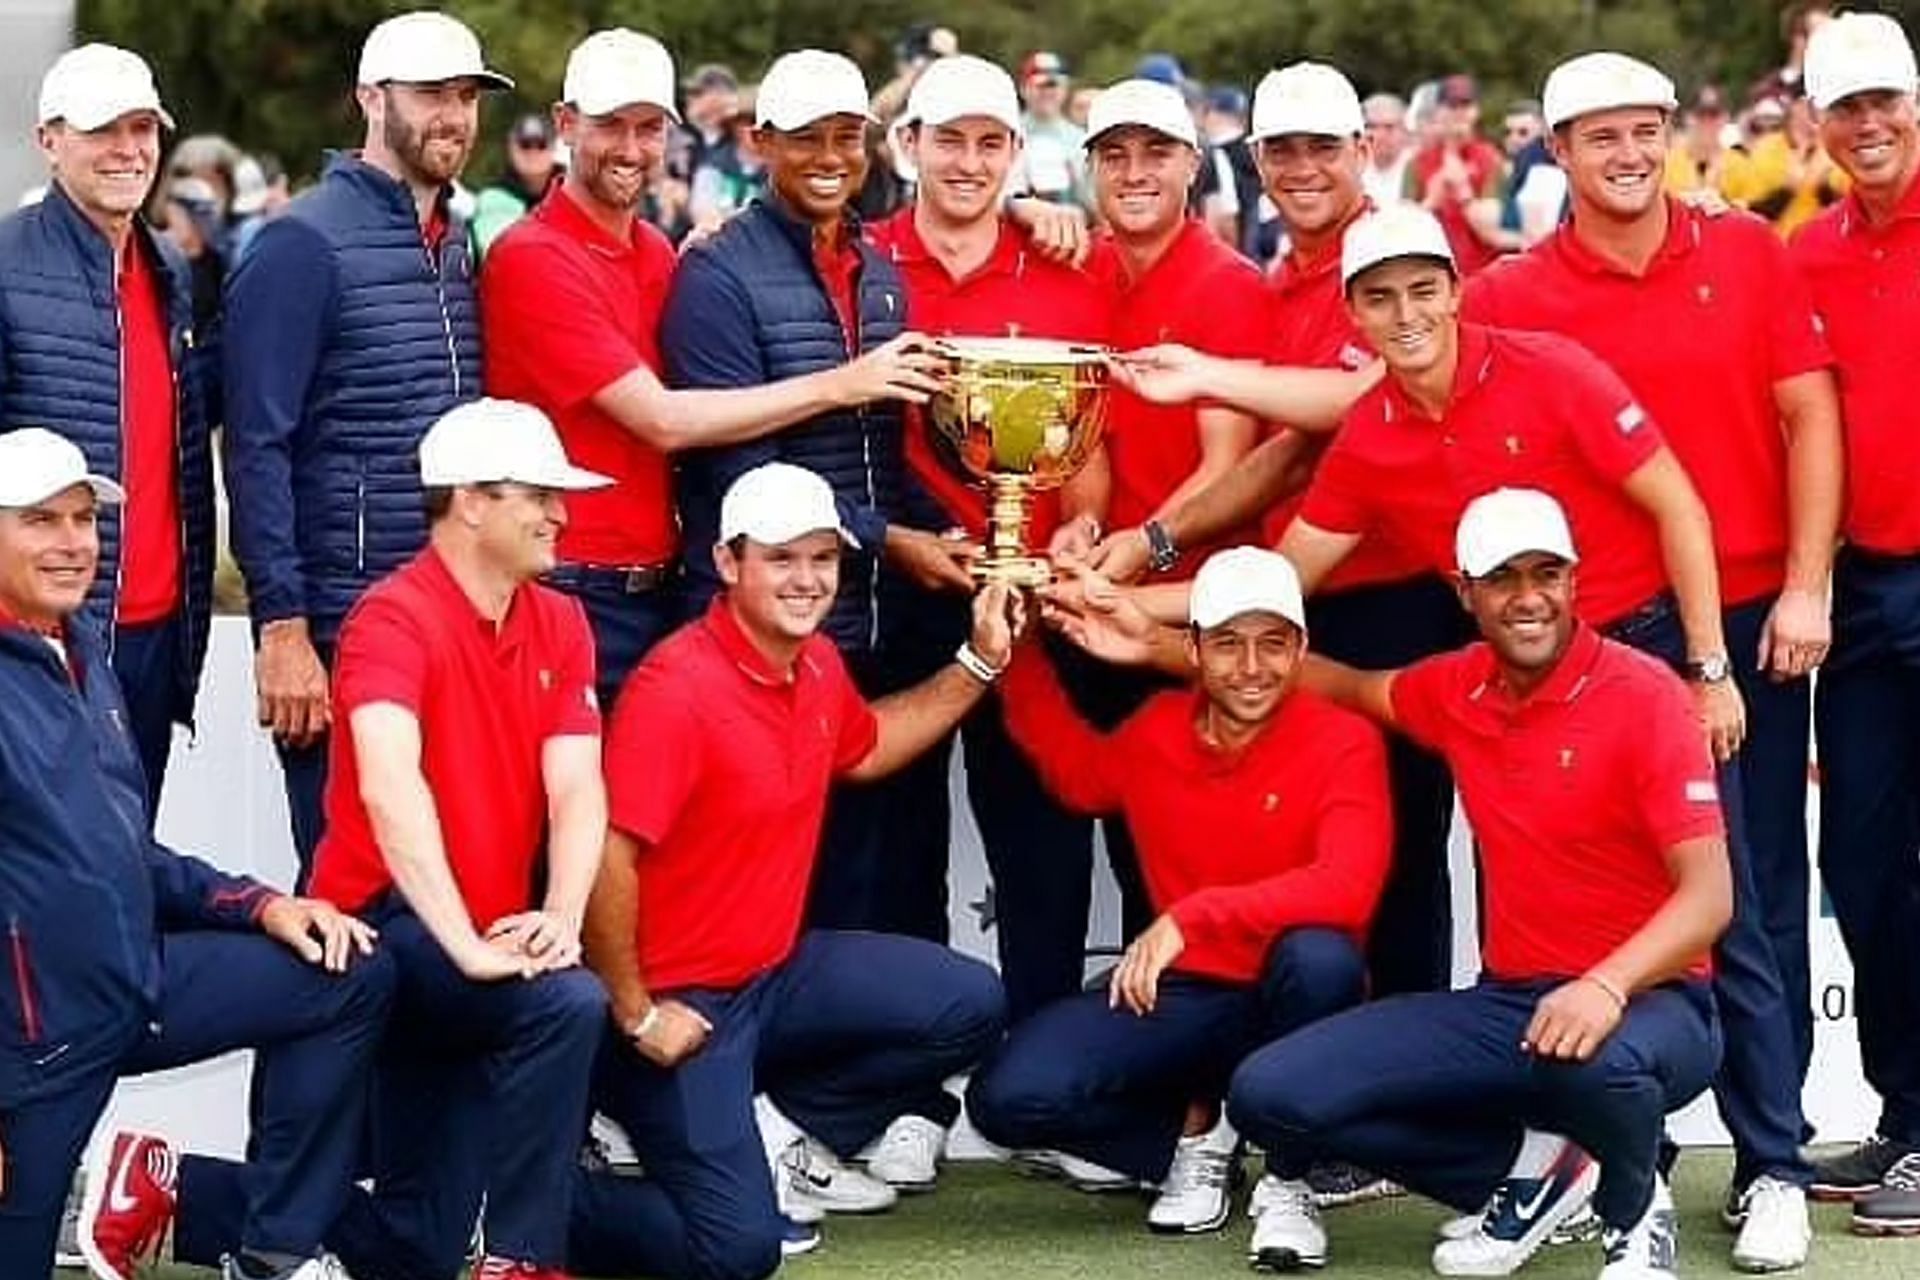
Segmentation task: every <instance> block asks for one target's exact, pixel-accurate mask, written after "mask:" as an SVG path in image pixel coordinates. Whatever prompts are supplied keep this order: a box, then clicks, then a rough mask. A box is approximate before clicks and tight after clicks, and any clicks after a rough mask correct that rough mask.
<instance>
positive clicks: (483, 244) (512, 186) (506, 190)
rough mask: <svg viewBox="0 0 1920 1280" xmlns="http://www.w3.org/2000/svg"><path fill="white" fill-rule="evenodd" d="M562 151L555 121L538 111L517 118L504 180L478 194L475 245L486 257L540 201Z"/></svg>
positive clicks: (558, 165) (557, 164) (474, 226)
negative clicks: (555, 137) (507, 232)
mask: <svg viewBox="0 0 1920 1280" xmlns="http://www.w3.org/2000/svg"><path fill="white" fill-rule="evenodd" d="M559 172H560V153H559V151H558V149H557V148H556V147H555V146H554V136H553V122H552V121H551V120H549V119H547V117H546V116H545V115H544V114H543V113H541V112H538V111H530V112H528V113H527V114H526V115H524V116H521V117H520V118H519V119H518V120H516V121H514V124H513V129H512V131H511V132H509V133H508V134H507V169H506V172H505V173H503V174H501V175H500V181H498V182H496V183H494V184H493V185H492V186H490V187H484V188H482V189H481V191H480V194H479V195H478V196H476V197H474V205H473V247H474V252H475V255H476V256H479V257H484V256H485V255H486V252H487V250H488V249H491V248H492V247H493V242H494V241H495V240H497V239H499V238H500V233H501V232H502V231H505V230H506V229H507V228H508V227H510V226H512V225H513V224H514V223H516V222H518V221H519V220H520V219H521V218H524V217H525V216H526V214H527V210H529V209H531V208H533V206H534V205H536V204H539V203H540V197H541V196H544V195H545V194H546V193H547V187H548V186H549V185H551V184H552V182H553V177H554V175H555V174H557V173H559Z"/></svg>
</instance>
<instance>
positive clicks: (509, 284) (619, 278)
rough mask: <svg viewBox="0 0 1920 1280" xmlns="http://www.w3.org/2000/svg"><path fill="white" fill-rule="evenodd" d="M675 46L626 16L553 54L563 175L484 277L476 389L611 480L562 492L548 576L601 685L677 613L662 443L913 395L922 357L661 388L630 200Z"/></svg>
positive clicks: (657, 299)
mask: <svg viewBox="0 0 1920 1280" xmlns="http://www.w3.org/2000/svg"><path fill="white" fill-rule="evenodd" d="M674 87H675V79H674V73H673V59H672V58H671V56H669V55H668V53H667V50H666V49H665V48H664V47H663V46H662V45H661V44H660V42H659V41H657V40H655V39H653V38H652V37H651V36H646V35H641V34H640V33H638V32H635V31H629V30H626V29H625V28H616V29H613V30H609V31H599V32H595V33H594V34H593V35H590V36H588V37H587V38H586V39H585V40H583V41H582V42H581V43H580V44H579V45H577V46H575V48H574V50H573V52H572V53H571V54H569V55H568V58H567V72H566V80H565V84H564V87H563V88H562V90H561V101H560V102H559V103H558V104H556V105H555V107H554V118H555V120H556V122H557V124H558V129H559V136H560V139H561V141H563V142H564V143H565V144H566V145H567V148H568V151H569V154H570V156H571V159H570V162H569V164H568V166H567V174H566V178H565V181H564V182H563V183H562V184H561V186H560V188H559V190H557V191H555V192H553V193H552V194H551V195H549V196H548V197H547V199H546V200H545V201H544V202H542V203H541V205H540V206H539V208H538V209H536V210H535V211H534V212H533V214H532V215H531V216H530V217H528V218H527V219H526V220H525V221H523V222H522V223H520V224H519V225H517V226H515V227H514V228H512V229H511V230H510V231H508V232H507V233H506V234H505V235H503V236H502V237H501V238H500V240H499V241H498V242H497V243H496V244H495V246H494V248H493V250H492V252H491V253H490V254H489V256H488V258H487V268H486V275H485V278H484V280H483V281H482V288H481V303H482V319H483V322H484V331H485V337H486V348H487V368H486V378H487V387H488V390H489V391H490V392H491V393H492V394H494V395H498V396H503V397H506V398H508V399H517V400H522V401H525V402H526V403H529V404H533V405H536V406H538V407H540V408H542V409H544V410H546V411H547V412H548V413H549V414H550V415H551V416H552V417H553V420H554V424H555V426H556V427H558V429H559V431H560V436H561V439H562V441H563V442H564V443H565V444H566V446H567V449H568V452H569V454H570V455H571V456H573V457H574V458H576V459H578V460H579V461H580V462H581V463H582V464H583V465H586V466H590V467H594V468H596V469H598V470H600V471H602V472H604V473H606V474H607V475H610V476H613V477H615V478H616V479H617V480H618V481H619V483H618V484H617V485H616V486H615V487H614V488H612V489H610V490H608V491H606V492H604V493H598V494H586V495H582V496H581V497H580V498H579V499H578V500H576V501H575V502H574V503H573V504H572V511H571V512H570V514H571V517H572V518H571V519H570V520H569V521H568V524H567V528H566V531H565V532H564V533H563V534H562V535H561V544H560V554H561V563H560V564H559V565H558V566H557V567H556V568H555V569H554V571H553V572H552V573H551V574H549V575H548V577H547V581H548V583H549V584H550V585H552V586H556V587H558V588H560V589H561V590H563V591H565V592H567V593H568V594H570V595H573V596H575V597H577V598H578V599H579V600H580V602H581V603H582V604H583V605H584V606H585V607H586V610H587V619H588V621H589V622H591V623H592V624H593V631H594V643H595V648H596V650H597V656H598V660H599V687H600V697H601V701H602V702H603V703H605V704H606V705H608V706H611V705H612V704H613V699H614V695H615V694H616V693H618V691H619V689H620V686H621V684H622V683H624V682H625V680H626V676H627V673H628V672H629V671H631V670H632V669H633V667H634V665H635V664H636V663H637V662H639V660H640V659H641V658H642V657H644V656H645V655H646V652H647V650H649V649H650V648H652V647H653V645H654V643H655V642H656V641H658V640H659V639H660V637H661V636H663V635H664V634H665V633H666V632H667V630H668V629H669V628H671V627H672V626H674V625H675V624H677V623H678V622H679V621H680V602H679V598H678V593H677V592H676V591H675V590H674V586H675V583H676V581H677V579H678V577H679V564H678V558H679V553H680V528H679V520H678V517H677V514H676V512H675V510H674V503H673V494H672V477H671V474H670V471H671V461H670V455H671V454H673V453H676V452H678V451H681V450H684V449H691V448H703V447H704V448H712V447H716V446H721V445H727V444H734V443H738V442H742V441H746V440H751V439H755V438H757V437H759V436H763V435H766V434H768V433H770V432H773V431H777V430H779V429H781V428H782V427H786V426H790V425H792V424H793V423H796V422H800V421H802V420H804V419H807V418H811V417H813V416H815V415H817V414H821V413H827V412H831V411H835V410H849V409H856V408H858V407H860V406H862V405H865V404H868V403H870V402H873V401H876V400H885V399H904V400H923V399H925V398H926V396H927V395H928V394H929V393H930V392H932V391H933V390H934V388H935V387H936V386H937V383H936V382H935V381H934V378H933V376H932V374H933V371H934V370H935V368H936V367H937V366H938V363H939V362H938V361H937V360H936V359H935V357H933V356H931V355H926V354H917V353H915V352H913V351H911V350H910V349H909V344H910V342H911V339H908V338H900V339H896V340H894V341H893V342H889V343H887V344H885V345H883V346H881V347H879V348H876V349H875V350H873V351H871V352H869V353H867V354H866V355H864V356H862V357H861V358H860V359H858V360H853V361H850V362H848V363H845V364H837V365H833V366H831V367H827V368H823V369H820V370H818V371H816V372H812V373H803V374H798V375H796V376H794V377H791V378H784V379H782V380H780V381H776V382H770V383H768V384H767V385H765V386H757V387H739V388H730V389H725V390H673V391H669V390H667V389H666V388H665V387H664V386H663V385H662V384H661V381H660V370H661V368H662V361H661V357H660V346H659V339H658V336H657V330H658V326H659V322H660V316H661V312H662V310H663V308H664V307H665V305H666V300H667V292H668V289H669V287H670V285H671V283H672V279H673V269H674V261H675V255H674V250H673V246H672V245H671V244H669V243H668V241H667V239H666V237H665V236H663V235H661V234H660V233H659V232H658V231H657V230H655V229H654V228H653V227H652V226H651V225H649V224H648V223H646V222H645V221H643V220H642V219H641V218H640V217H639V216H638V215H637V212H636V210H637V208H638V205H639V202H640V197H641V195H642V194H643V192H644V191H645V190H646V189H647V186H648V184H649V182H650V181H651V179H652V177H653V176H654V175H655V174H656V173H657V172H658V170H659V168H660V166H661V165H662V164H663V163H664V161H665V155H666V147H667V138H668V133H669V130H670V129H672V128H673V127H675V126H676V125H677V124H678V123H679V116H678V114H677V113H676V112H675V111H674V106H673V102H674Z"/></svg>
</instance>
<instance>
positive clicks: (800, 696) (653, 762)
mask: <svg viewBox="0 0 1920 1280" xmlns="http://www.w3.org/2000/svg"><path fill="white" fill-rule="evenodd" d="M842 520H843V518H842V514H841V510H840V508H839V507H838V506H837V505H836V502H835V498H834V494H833V491H832V489H831V488H830V487H829V486H828V484H827V483H826V481H825V480H823V479H822V478H821V477H819V476H817V475H815V474H813V473H812V472H810V471H807V470H806V469H804V468H801V467H796V466H793V465H792V464H790V463H777V462H776V463H767V464H765V465H763V466H760V467H757V468H755V469H754V470H752V471H749V472H748V473H747V474H746V475H744V476H742V477H741V478H740V479H738V480H736V481H735V482H734V483H733V485H732V486H731V487H730V488H729V489H728V490H727V493H726V494H725V496H724V497H723V499H722V502H721V510H720V523H719V535H720V540H719V541H718V542H717V543H716V544H715V545H714V546H713V547H712V548H711V554H712V556H713V558H714V563H715V568H716V570H717V571H718V573H719V574H720V577H721V581H722V582H723V583H724V584H725V585H724V587H723V589H722V591H721V593H720V594H719V595H718V596H716V597H715V598H714V600H713V601H712V603H711V604H710V605H709V606H708V608H707V611H706V613H705V614H704V615H703V616H702V617H701V618H699V619H697V620H696V621H694V622H693V623H691V624H689V625H688V626H686V627H683V628H681V629H680V630H679V631H678V632H676V633H674V635H673V636H672V637H671V638H669V639H668V640H667V641H666V642H665V643H663V644H662V645H660V646H659V647H658V648H656V649H655V650H654V651H653V653H652V654H650V655H649V656H648V658H647V660H646V661H645V662H644V663H642V664H641V665H640V666H639V667H638V668H636V669H635V671H634V673H633V675H632V677H631V678H630V679H629V680H628V682H627V688H626V689H625V691H623V692H622V694H621V695H620V705H619V709H618V712H617V713H616V715H615V720H614V728H613V734H612V737H611V738H610V740H609V742H608V745H607V762H606V769H607V777H608V782H609V787H610V795H611V799H612V811H611V813H612V830H611V832H610V834H609V836H608V839H607V848H606V858H605V861H604V863H603V865H602V868H601V871H600V879H599V883H598V884H597V885H596V887H595V889H594V893H593V900H592V903H591V909H590V912H589V917H588V928H587V945H588V955H589V962H590V963H591V964H592V965H593V968H594V971H595V972H597V973H598V974H599V975H600V976H601V978H602V979H603V980H604V981H605V983H606V984H607V990H608V992H609V994H610V995H611V997H612V1010H613V1017H614V1022H615V1025H616V1027H617V1028H618V1035H617V1037H616V1038H615V1039H614V1040H612V1041H611V1042H610V1043H609V1045H608V1047H607V1049H606V1051H605V1052H604V1053H603V1055H602V1060H601V1067H600V1071H599V1073H598V1077H597V1082H596V1086H595V1092H594V1102H595V1105H596V1106H597V1107H598V1108H599V1110H600V1111H601V1112H603V1113H604V1114H606V1115H608V1116H610V1117H611V1118H612V1119H613V1120H614V1121H616V1122H617V1123H618V1124H619V1125H620V1126H621V1127H622V1128H623V1129H625V1130H626V1132H627V1134H628V1135H629V1136H630V1137H631V1138H632V1139H633V1142H634V1146H635V1148H636V1150H637V1151H638V1152H639V1153H640V1158H641V1160H642V1161H643V1162H644V1163H645V1165H646V1170H647V1175H646V1177H645V1178H640V1179H634V1178H621V1177H614V1176H597V1177H587V1176H585V1175H582V1176H581V1177H579V1178H578V1179H577V1180H576V1181H577V1183H578V1186H577V1189H576V1191H575V1194H574V1205H573V1222H574V1227H573V1234H572V1242H573V1243H572V1254H571V1260H572V1262H573V1265H574V1266H575V1267H576V1268H577V1269H578V1270H579V1271H581V1272H582V1273H585V1274H590V1275H649V1276H662V1277H666V1278H667V1280H757V1278H758V1277H760V1276H764V1275H766V1274H768V1273H769V1272H771V1271H772V1270H773V1269H774V1268H775V1267H776V1266H778V1265H779V1261H780V1257H781V1252H782V1247H783V1243H787V1244H791V1243H793V1242H794V1238H793V1236H791V1235H790V1234H788V1233H789V1232H790V1230H791V1227H790V1226H789V1224H787V1223H785V1222H783V1221H782V1215H783V1213H794V1212H799V1211H810V1216H812V1217H817V1216H818V1215H819V1214H820V1213H821V1212H822V1211H825V1210H859V1211H868V1212H871V1211H876V1210H881V1209H885V1208H887V1207H889V1206H890V1205H891V1204H892V1203H893V1201H894V1195H893V1193H892V1192H891V1191H890V1190H889V1189H888V1188H886V1187H884V1186H880V1187H878V1188H877V1190H878V1192H879V1193H880V1194H878V1195H869V1196H868V1198H866V1199H865V1200H864V1201H863V1202H861V1203H854V1202H851V1201H849V1200H848V1199H847V1198H846V1196H845V1190H846V1188H848V1187H849V1186H857V1185H858V1184H859V1183H861V1182H865V1181H867V1180H866V1179H865V1178H864V1175H859V1174H857V1173H851V1172H850V1171H848V1170H846V1169H845V1168H844V1166H842V1165H841V1164H840V1162H841V1160H842V1159H844V1158H846V1157H850V1156H851V1155H852V1154H853V1153H854V1152H856V1151H859V1150H860V1149H861V1148H862V1147H863V1146H865V1145H866V1144H867V1143H869V1142H871V1141H873V1140H874V1139H875V1138H877V1137H879V1136H880V1135H881V1134H882V1133H883V1132H884V1131H885V1130H886V1129H887V1127H888V1126H889V1125H890V1124H891V1123H893V1122H894V1121H895V1120H896V1119H898V1118H899V1117H900V1116H901V1115H902V1114H904V1113H905V1112H906V1111H907V1110H908V1109H909V1108H910V1107H912V1106H913V1105H914V1104H915V1102H916V1100H917V1099H919V1098H921V1097H924V1096H925V1095H926V1093H927V1092H928V1091H930V1090H935V1089H937V1088H938V1087H939V1084H940V1082H941V1081H942V1080H944V1079H946V1078H947V1077H948V1076H949V1075H952V1074H956V1073H959V1072H964V1071H967V1070H969V1069H971V1068H972V1067H973V1066H974V1065H975V1064H976V1063H978V1061H979V1060H980V1058H981V1057H982V1056H984V1055H985V1053H986V1052H987V1050H988V1049H989V1048H991V1047H992V1046H993V1044H994V1043H995V1042H997V1041H998V1040H999V1038H1000V1033H1001V1029H1002V1026H1003V1023H1004V1019H1005V1004H1004V998H1003V996H1002V995H1001V991H1000V984H999V982H998V980H996V979H995V977H994V975H993V971H992V970H991V969H989V968H988V967H987V966H986V965H984V964H981V963H980V962H979V961H977V960H972V959H968V958H966V957H963V956H960V955H957V954H955V953H954V952H952V951H950V950H948V949H947V948H946V947H944V946H940V945H938V944H935V943H930V942H927V941H924V940H922V939H919V938H906V937H900V936H897V935H893V934H886V933H873V932H866V931H852V930H838V929H831V928H821V927H818V926H817V925H815V924H811V923H809V922H808V921H807V919H806V902H807V894H808V886H809V882H810V881H811V880H812V878H813V876H814V873H815V866H816V864H817V862H818V859H819V858H820V856H821V849H820V835H821V829H822V826H823V823H824V821H825V817H826V812H827V795H828V788H829V786H830V784H831V783H832V782H833V781H834V780H835V779H845V780H847V781H850V782H854V783H870V782H872V781H873V780H876V779H880V778H883V777H885V776H886V775H887V774H889V773H891V772H893V771H895V770H897V769H899V768H900V767H901V766H903V765H904V764H906V763H907V762H908V761H910V760H912V759H914V758H915V757H916V756H918V755H919V754H920V753H921V752H923V751H925V750H927V749H928V748H929V747H930V746H932V745H933V744H934V743H935V742H938V741H940V740H941V739H943V738H944V737H945V736H946V735H947V734H948V733H949V732H950V731H951V730H952V728H953V726H954V725H955V724H956V723H957V722H958V721H959V720H960V718H961V717H962V716H964V715H965V714H966V713H967V712H968V711H970V710H972V709H973V707H975V706H976V705H977V704H978V703H979V702H980V700H981V698H982V696H983V695H984V694H985V693H986V691H987V689H988V687H989V686H990V685H991V684H993V682H994V681H995V680H996V679H997V678H998V676H999V674H1000V673H1001V671H1003V670H1004V669H1005V667H1006V664H1007V660H1008V658H1009V656H1010V655H1011V650H1012V646H1013V642H1014V638H1015V636H1016V635H1017V634H1018V631H1019V629H1020V624H1021V622H1022V621H1023V616H1022V614H1021V611H1020V608H1019V605H1018V602H1017V598H1015V597H1013V596H1012V595H1011V594H1010V593H1009V591H1008V589H1007V588H1006V587H1004V586H995V587H988V588H987V589H985V590H984V591H982V592H981V593H980V594H979V595H978V596H976V597H975V599H974V605H973V626H972V629H971V634H970V636H969V638H968V639H967V640H966V641H965V642H964V643H962V644H961V645H960V646H959V648H958V649H956V650H955V651H954V652H953V655H952V657H951V659H950V661H949V662H948V663H947V665H946V666H945V667H944V668H943V669H941V670H940V671H938V672H935V673H934V674H933V675H932V676H930V677H928V678H927V679H926V680H924V681H922V682H921V683H919V684H917V685H915V686H913V687H911V688H909V689H906V690H903V691H901V692H899V693H895V694H892V695H890V696H888V697H885V698H881V699H879V700H878V701H876V702H873V703H871V704H870V703H869V702H868V701H867V700H866V699H865V698H864V697H862V696H861V694H860V692H859V690H858V688H856V686H855V685H854V683H853V681H852V680H851V679H850V677H849V675H848V672H847V667H846V663H845V661H844V660H843V659H842V658H841V656H840V654H839V652H838V650H837V649H836V648H835V647H834V645H833V644H832V643H831V642H830V641H829V640H827V638H826V636H825V635H824V634H823V631H822V628H823V625H824V623H825V621H826V619H827V617H828V615H829V613H830V611H831V610H832V608H833V601H834V597H835V595H836V593H837V591H838V589H839V577H840V573H841V570H842V555H843V549H850V548H851V546H852V543H853V538H854V535H853V534H852V533H851V531H850V530H848V529H847V528H846V527H845V525H844V524H843V522H842ZM770 1164H771V1171H772V1179H771V1180H770V1179H769V1165H770ZM776 1188H777V1189H776ZM801 1239H802V1241H804V1240H805V1239H806V1237H805V1236H804V1235H803V1236H802V1237H801Z"/></svg>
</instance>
